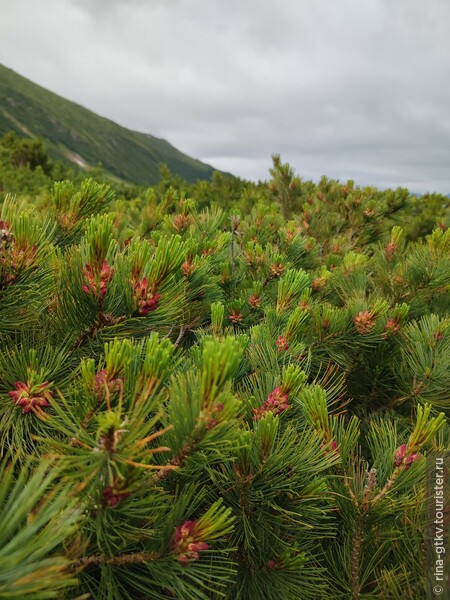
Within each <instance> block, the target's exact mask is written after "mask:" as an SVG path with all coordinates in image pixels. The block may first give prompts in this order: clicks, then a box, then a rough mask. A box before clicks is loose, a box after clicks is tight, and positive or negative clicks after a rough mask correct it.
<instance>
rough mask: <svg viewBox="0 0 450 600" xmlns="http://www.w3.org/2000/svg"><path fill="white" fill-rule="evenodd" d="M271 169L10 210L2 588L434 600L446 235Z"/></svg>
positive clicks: (63, 185)
mask: <svg viewBox="0 0 450 600" xmlns="http://www.w3.org/2000/svg"><path fill="white" fill-rule="evenodd" d="M25 148H26V149H27V150H29V151H30V152H31V151H32V152H34V151H36V153H37V155H38V156H40V154H39V148H40V146H39V144H37V145H36V147H35V146H32V148H31V150H30V148H28V146H27V145H25ZM39 160H41V161H42V160H44V163H45V159H44V158H43V157H42V156H41V158H40V159H39ZM30 166H31V161H30ZM38 168H39V167H36V168H35V169H34V171H33V170H32V169H30V172H34V173H35V172H36V170H37V169H38ZM271 175H272V181H271V182H269V183H268V184H264V183H261V182H260V183H259V184H251V183H249V182H243V181H241V180H229V179H227V178H225V177H222V176H216V177H215V178H214V179H213V181H212V182H210V183H206V182H202V183H198V184H188V183H185V182H182V181H181V180H179V179H177V178H176V177H174V176H173V175H172V174H171V173H170V172H169V171H168V170H166V169H163V170H162V178H161V182H160V184H158V186H156V187H155V188H151V189H149V190H147V191H145V192H142V191H141V190H139V193H138V194H137V195H136V197H134V198H129V199H125V198H124V197H119V198H115V196H114V192H113V190H112V188H111V187H110V186H109V185H108V184H107V183H106V182H104V181H103V182H101V181H95V180H94V179H90V180H86V181H84V182H80V183H79V182H71V181H60V182H57V183H55V184H54V185H53V187H52V189H51V191H49V192H48V193H46V194H43V195H42V196H40V198H39V203H38V206H39V209H36V208H35V207H34V208H33V206H32V205H33V202H32V201H30V198H29V197H28V198H24V199H22V200H15V199H14V198H13V197H12V196H8V197H7V198H6V200H5V201H4V203H3V206H2V211H1V214H0V294H1V300H2V302H1V303H0V344H1V353H0V448H1V454H2V456H3V458H2V460H3V462H2V466H1V474H2V477H1V480H0V525H1V528H0V536H3V537H0V542H1V543H0V548H1V549H0V597H5V598H8V597H18V598H20V597H30V598H51V597H56V596H59V597H60V598H98V599H122V598H129V599H132V598H136V599H137V598H139V599H141V598H149V599H150V598H155V599H163V598H180V599H183V600H187V599H192V600H206V599H216V598H225V599H228V600H235V599H242V600H244V599H245V600H247V599H248V600H250V599H251V600H253V599H255V598H268V599H271V600H272V599H273V600H278V599H279V600H286V599H292V600H296V599H297V598H302V599H308V598H310V599H311V600H313V599H316V598H325V597H336V598H342V599H343V600H344V599H347V598H354V599H356V598H367V599H372V598H383V599H384V598H392V599H394V598H400V597H402V598H410V599H413V598H424V597H425V571H424V569H425V561H424V560H422V558H421V557H422V551H423V550H422V548H423V542H424V536H425V528H426V523H425V511H424V507H425V503H426V499H427V490H426V487H425V457H426V456H427V454H429V453H431V452H433V451H437V450H439V451H443V450H448V447H449V445H448V442H449V428H448V423H447V420H446V419H447V416H448V411H449V408H450V407H449V397H448V391H447V387H448V386H447V380H448V372H449V368H450V345H449V339H450V338H449V335H450V318H449V311H448V308H449V306H450V287H449V283H448V282H449V281H450V266H449V265H450V261H449V254H450V232H449V231H448V230H446V229H445V227H438V228H436V229H434V230H433V231H432V232H430V233H428V232H427V233H426V235H425V236H423V235H420V233H419V229H418V228H417V229H415V230H414V231H415V232H416V233H415V234H414V235H413V234H412V230H411V229H409V230H408V231H405V230H404V229H403V228H402V227H400V226H399V225H398V224H395V225H394V224H393V219H397V217H399V216H402V215H407V214H409V213H408V211H409V210H410V206H411V204H410V203H411V202H412V201H413V200H411V197H410V196H409V194H408V192H407V191H406V190H396V191H386V192H381V191H378V190H375V189H373V188H363V189H360V188H358V187H356V186H355V185H354V184H353V183H351V182H347V184H345V185H341V184H340V183H339V182H336V181H331V180H328V179H326V178H323V179H322V180H321V181H320V182H319V183H318V184H317V185H315V184H314V183H312V182H306V181H302V180H301V179H300V178H298V177H296V176H295V174H294V173H293V171H292V169H291V168H290V167H289V165H282V163H281V161H280V159H279V158H277V157H275V158H274V166H273V169H272V172H271ZM292 182H294V185H291V184H292ZM411 223H414V221H411ZM414 227H416V225H414ZM416 234H417V235H416Z"/></svg>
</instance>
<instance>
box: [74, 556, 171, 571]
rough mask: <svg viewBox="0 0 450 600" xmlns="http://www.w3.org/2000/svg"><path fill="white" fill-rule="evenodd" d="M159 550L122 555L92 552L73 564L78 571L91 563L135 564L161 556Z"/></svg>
mask: <svg viewBox="0 0 450 600" xmlns="http://www.w3.org/2000/svg"><path fill="white" fill-rule="evenodd" d="M160 556H161V555H160V553H159V552H134V553H132V554H122V555H121V556H110V557H108V556H104V555H103V554H92V555H91V556H85V557H84V558H80V559H79V560H77V561H74V562H73V563H72V565H71V569H74V570H75V572H76V573H79V572H80V571H82V570H83V569H85V568H86V567H88V566H90V565H102V564H107V565H133V564H139V563H144V562H152V561H155V560H158V558H160Z"/></svg>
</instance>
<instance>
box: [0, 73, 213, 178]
mask: <svg viewBox="0 0 450 600" xmlns="http://www.w3.org/2000/svg"><path fill="white" fill-rule="evenodd" d="M10 130H13V131H15V132H16V133H18V134H21V135H27V136H39V137H41V138H43V139H44V140H45V142H46V145H47V147H48V151H49V155H50V156H51V157H52V158H55V159H59V160H62V161H64V162H69V163H71V164H72V165H73V164H76V165H78V166H79V167H82V168H89V167H93V166H96V165H97V164H98V163H99V162H101V163H102V164H103V166H104V168H105V171H106V172H108V173H109V174H111V175H112V176H114V177H117V178H119V179H122V180H124V181H128V182H132V183H137V184H148V185H151V184H153V183H156V182H157V181H158V179H159V170H158V165H159V164H160V163H166V164H167V165H168V167H169V168H170V170H171V171H172V173H174V174H176V175H180V176H181V177H182V178H183V179H185V180H186V181H195V180H196V179H209V178H210V177H211V174H212V173H213V171H214V169H213V168H212V167H211V166H209V165H206V164H204V163H202V162H200V161H199V160H195V159H193V158H191V157H189V156H187V155H186V154H183V153H182V152H179V151H178V150H177V149H176V148H174V147H173V146H172V145H171V144H169V143H168V142H167V141H166V140H163V139H160V138H156V137H153V136H151V135H148V134H144V133H138V132H136V131H131V130H129V129H126V128H125V127H121V126H120V125H117V124H116V123H114V122H113V121H110V120H108V119H105V118H103V117H100V116H98V115H96V114H95V113H93V112H91V111H89V110H87V109H85V108H83V107H82V106H79V105H78V104H75V103H74V102H70V101H68V100H65V99H64V98H61V97H60V96H58V95H56V94H53V93H52V92H49V91H47V90H46V89H44V88H42V87H40V86H38V85H36V84H35V83H32V82H31V81H29V80H28V79H26V78H24V77H22V76H21V75H18V74H17V73H15V72H14V71H12V70H11V69H7V68H6V67H4V66H3V65H0V135H3V134H4V133H5V132H7V131H10Z"/></svg>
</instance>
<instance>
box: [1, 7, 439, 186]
mask: <svg viewBox="0 0 450 600" xmlns="http://www.w3.org/2000/svg"><path fill="white" fill-rule="evenodd" d="M0 6H1V7H2V19H1V20H0V61H1V62H2V63H3V64H5V65H6V66H9V67H11V68H13V69H15V70H17V71H18V72H19V73H21V74H23V75H25V76H26V77H29V78H30V79H32V80H33V81H35V82H36V83H39V84H41V85H43V86H45V87H47V88H48V89H51V90H52V91H55V92H56V93H59V94H61V95H63V96H65V97H67V98H69V99H71V100H74V101H76V102H79V103H80V104H82V105H84V106H86V107H88V108H90V109H92V110H94V111H95V112H97V113H99V114H101V115H104V116H107V117H109V118H111V119H113V120H115V121H117V122H118V123H120V124H122V125H125V126H127V127H130V128H132V129H136V130H139V131H144V132H148V133H152V134H153V135H157V136H160V137H164V138H166V139H168V140H169V141H170V142H171V143H173V144H174V145H175V146H177V147H178V148H179V149H180V150H182V151H184V152H186V153H188V154H190V155H192V156H195V157H197V158H200V159H202V160H205V161H206V162H210V163H211V164H213V165H214V166H216V167H217V168H221V169H224V170H229V171H231V172H234V173H235V174H237V175H240V176H242V177H248V178H253V179H265V178H267V176H268V169H269V167H270V164H271V159H270V156H271V154H273V153H280V154H281V157H282V160H283V161H288V162H289V163H290V164H291V165H292V166H293V167H294V168H295V170H296V171H297V173H298V174H299V175H301V176H302V177H304V178H308V179H309V178H312V179H318V178H319V177H320V176H321V175H323V174H326V175H327V176H329V177H335V178H339V179H342V180H345V179H347V178H351V179H355V180H356V182H357V183H359V184H374V185H379V186H381V187H389V186H394V187H396V186H397V185H402V186H407V187H409V188H410V189H412V190H414V191H417V192H425V191H439V192H442V193H450V168H449V167H450V144H449V143H448V142H449V139H450V112H449V108H448V107H449V106H450V35H449V33H450V32H449V29H450V3H449V2H448V0H428V1H427V2H423V0H396V1H395V2H392V0H365V1H364V2H361V0H340V1H339V2H336V0H264V2H261V1H260V0H227V2H223V1H221V0H208V1H205V0H40V2H35V1H34V0H15V1H14V2H13V3H12V2H10V1H9V0H0Z"/></svg>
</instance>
